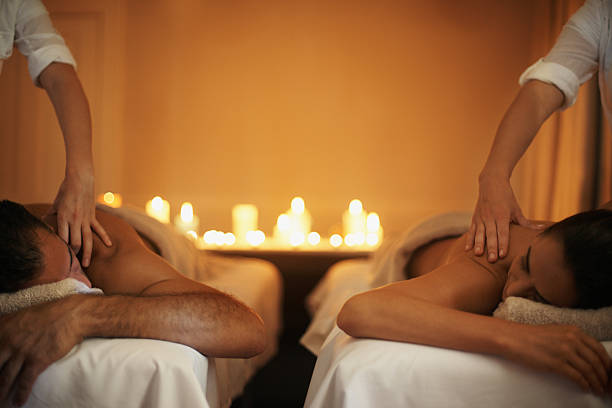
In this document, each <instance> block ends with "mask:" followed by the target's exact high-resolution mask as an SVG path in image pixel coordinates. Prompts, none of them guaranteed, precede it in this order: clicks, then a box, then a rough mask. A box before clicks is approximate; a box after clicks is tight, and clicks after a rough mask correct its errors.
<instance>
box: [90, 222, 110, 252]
mask: <svg viewBox="0 0 612 408" xmlns="http://www.w3.org/2000/svg"><path fill="white" fill-rule="evenodd" d="M91 227H92V229H93V230H94V231H95V233H96V234H98V236H99V237H100V239H101V240H102V242H104V245H106V246H107V247H110V246H113V242H112V241H111V239H110V237H109V236H108V234H107V233H106V230H105V229H104V227H103V226H102V224H100V223H99V222H98V220H97V219H95V218H94V219H93V221H92V222H91Z"/></svg>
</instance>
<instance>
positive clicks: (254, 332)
mask: <svg viewBox="0 0 612 408" xmlns="http://www.w3.org/2000/svg"><path fill="white" fill-rule="evenodd" d="M232 337H233V340H234V341H237V342H234V347H232V349H233V350H232V351H231V352H229V353H228V355H226V356H225V357H234V358H251V357H255V356H257V355H259V354H261V353H263V352H264V351H265V350H266V349H267V348H268V336H267V333H266V328H265V325H264V322H263V320H262V319H261V317H259V315H257V314H256V313H255V312H252V311H250V312H249V316H248V317H247V318H246V319H245V320H244V321H243V322H242V324H241V327H240V329H239V330H237V331H235V332H234V333H233V336H232Z"/></svg>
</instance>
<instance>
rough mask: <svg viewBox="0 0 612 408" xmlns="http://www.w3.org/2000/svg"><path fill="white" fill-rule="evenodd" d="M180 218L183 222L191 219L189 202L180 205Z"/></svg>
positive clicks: (191, 211)
mask: <svg viewBox="0 0 612 408" xmlns="http://www.w3.org/2000/svg"><path fill="white" fill-rule="evenodd" d="M181 219H182V220H183V222H192V221H193V206H192V205H191V203H189V202H185V203H183V204H182V205H181Z"/></svg>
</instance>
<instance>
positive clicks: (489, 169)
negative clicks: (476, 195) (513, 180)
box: [478, 165, 512, 185]
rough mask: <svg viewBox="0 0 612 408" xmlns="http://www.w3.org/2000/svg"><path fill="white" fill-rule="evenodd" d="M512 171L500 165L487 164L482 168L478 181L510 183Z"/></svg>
mask: <svg viewBox="0 0 612 408" xmlns="http://www.w3.org/2000/svg"><path fill="white" fill-rule="evenodd" d="M511 175H512V172H511V171H509V170H506V169H503V168H501V167H499V166H486V165H485V167H484V168H483V169H482V171H481V172H480V174H479V175H478V183H479V184H481V185H482V184H487V183H490V182H493V183H502V182H505V183H509V182H510V176H511Z"/></svg>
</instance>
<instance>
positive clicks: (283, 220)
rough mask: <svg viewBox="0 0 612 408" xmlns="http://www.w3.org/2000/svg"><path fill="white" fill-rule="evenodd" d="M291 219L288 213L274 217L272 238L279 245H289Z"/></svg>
mask: <svg viewBox="0 0 612 408" xmlns="http://www.w3.org/2000/svg"><path fill="white" fill-rule="evenodd" d="M290 229H291V221H290V219H289V215H288V214H286V213H282V214H281V215H279V216H278V218H277V219H276V225H275V226H274V240H275V241H276V243H277V244H279V245H289V238H290V236H291V231H290Z"/></svg>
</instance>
